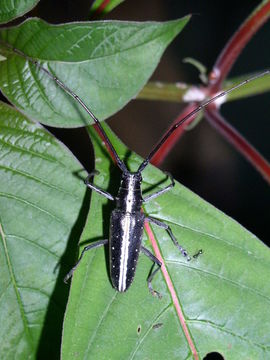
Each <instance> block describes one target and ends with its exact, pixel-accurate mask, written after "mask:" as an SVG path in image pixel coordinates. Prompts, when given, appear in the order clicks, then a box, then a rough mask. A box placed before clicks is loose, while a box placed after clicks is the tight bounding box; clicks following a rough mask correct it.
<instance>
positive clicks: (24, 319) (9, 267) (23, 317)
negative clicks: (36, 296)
mask: <svg viewBox="0 0 270 360" xmlns="http://www.w3.org/2000/svg"><path fill="white" fill-rule="evenodd" d="M0 235H1V239H2V242H3V246H4V251H5V256H6V259H7V265H8V270H9V274H10V278H11V282H12V285H13V288H14V291H15V295H16V298H17V304H18V306H19V311H20V314H21V319H22V322H23V327H24V329H25V333H26V336H27V338H28V343H29V344H30V346H31V349H32V353H33V352H34V344H33V339H32V336H31V333H30V331H29V327H28V322H27V318H26V315H25V311H24V308H23V302H22V299H21V296H20V293H19V291H18V287H17V283H16V278H15V274H14V270H13V268H12V264H11V260H10V257H9V253H8V247H7V243H6V237H5V233H4V230H3V227H2V221H1V218H0Z"/></svg>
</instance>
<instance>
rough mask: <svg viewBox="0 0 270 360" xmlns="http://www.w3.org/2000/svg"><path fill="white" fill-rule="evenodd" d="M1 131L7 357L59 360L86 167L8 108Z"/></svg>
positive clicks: (0, 115)
mask: <svg viewBox="0 0 270 360" xmlns="http://www.w3.org/2000/svg"><path fill="white" fill-rule="evenodd" d="M0 129H1V132H0V148H1V151H0V153H1V157H0V214H1V215H0V272H1V275H0V323H1V326H0V358H1V359H3V360H4V359H16V360H18V359H23V360H25V359H36V358H39V359H57V358H59V351H60V339H61V329H62V322H63V316H64V311H65V306H66V301H67V295H68V289H69V287H68V286H67V285H65V284H63V278H64V275H65V274H66V273H67V271H68V269H69V268H70V266H71V264H72V263H73V262H74V256H76V248H77V242H78V239H79V236H80V233H81V229H82V225H83V223H84V221H85V220H84V218H83V216H85V215H84V213H85V211H87V209H86V210H85V209H83V208H82V204H83V199H84V196H85V187H84V186H83V183H82V181H81V179H80V178H79V175H78V171H80V170H81V165H80V164H79V163H78V162H77V161H76V160H75V159H74V157H73V156H72V154H71V153H70V152H69V151H68V150H67V149H66V148H65V146H63V145H62V144H61V143H60V142H59V141H57V140H56V139H55V138H54V137H53V136H52V135H51V134H49V133H48V132H47V131H46V130H44V129H43V128H42V127H41V126H40V125H38V124H35V123H33V122H31V121H29V120H27V119H26V118H25V117H24V116H23V115H22V114H21V113H19V112H18V111H16V110H14V109H12V108H10V107H9V106H7V105H5V104H3V103H0ZM83 175H84V174H82V176H83ZM79 215H80V217H79ZM72 249H73V255H72V251H71V250H72ZM65 251H67V255H68V256H67V255H64V253H65Z"/></svg>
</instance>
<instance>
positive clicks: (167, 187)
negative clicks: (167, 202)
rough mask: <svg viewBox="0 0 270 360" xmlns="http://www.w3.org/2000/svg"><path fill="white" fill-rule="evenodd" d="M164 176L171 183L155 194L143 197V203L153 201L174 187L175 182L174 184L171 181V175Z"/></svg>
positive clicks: (172, 180)
mask: <svg viewBox="0 0 270 360" xmlns="http://www.w3.org/2000/svg"><path fill="white" fill-rule="evenodd" d="M166 174H167V176H168V177H169V178H170V180H171V183H170V184H169V185H168V186H166V187H165V188H164V189H161V190H159V191H157V192H155V193H153V194H149V195H147V196H145V198H144V199H143V202H147V201H149V200H152V199H155V198H156V197H158V196H160V195H162V194H164V193H165V192H167V191H169V190H170V189H171V188H173V187H174V185H175V182H174V179H173V177H172V175H171V174H169V173H166Z"/></svg>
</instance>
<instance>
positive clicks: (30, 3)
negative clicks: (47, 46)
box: [0, 0, 39, 24]
mask: <svg viewBox="0 0 270 360" xmlns="http://www.w3.org/2000/svg"><path fill="white" fill-rule="evenodd" d="M38 2H39V0H16V1H14V0H0V24H2V23H6V22H8V21H10V20H13V19H15V18H16V17H18V16H22V15H23V14H25V13H27V12H28V11H30V10H32V8H33V7H34V6H36V4H37V3H38Z"/></svg>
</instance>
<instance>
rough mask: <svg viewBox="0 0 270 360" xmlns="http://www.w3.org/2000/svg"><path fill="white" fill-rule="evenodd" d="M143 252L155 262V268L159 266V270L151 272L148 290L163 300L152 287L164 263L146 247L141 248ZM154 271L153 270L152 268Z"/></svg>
mask: <svg viewBox="0 0 270 360" xmlns="http://www.w3.org/2000/svg"><path fill="white" fill-rule="evenodd" d="M141 251H142V252H143V253H144V254H145V255H146V256H147V257H149V259H150V260H152V261H153V262H154V266H155V265H157V266H158V268H157V269H155V270H154V271H151V273H150V275H149V277H148V279H147V286H148V289H149V291H150V293H151V294H152V295H153V296H158V298H159V299H161V298H162V295H161V294H160V293H159V292H158V291H156V290H154V289H153V287H152V280H153V277H154V276H155V275H156V273H157V272H158V271H159V270H160V269H161V265H162V263H161V262H160V261H159V260H158V259H157V258H156V257H155V256H154V255H153V254H152V253H151V252H150V251H149V250H148V249H146V248H145V247H144V246H142V247H141ZM152 270H153V268H152Z"/></svg>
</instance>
